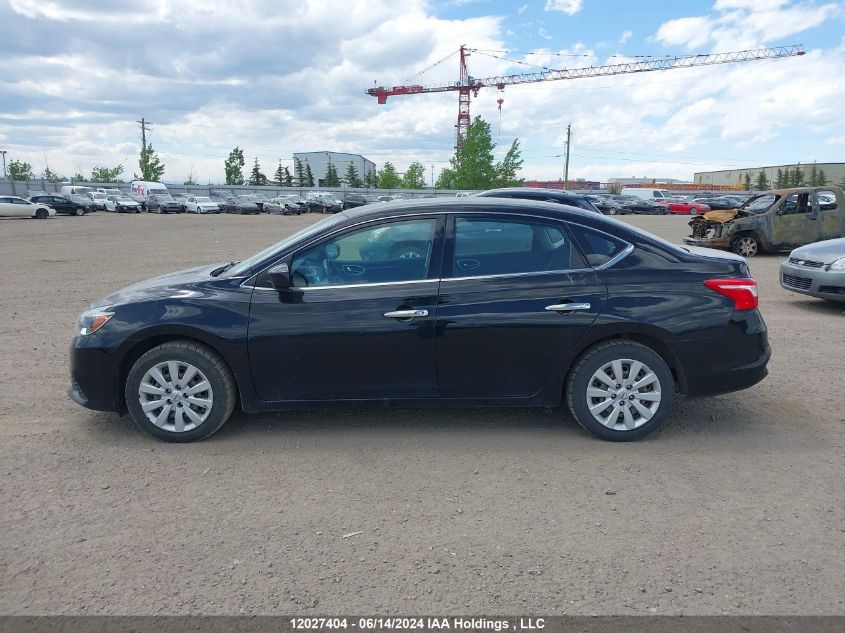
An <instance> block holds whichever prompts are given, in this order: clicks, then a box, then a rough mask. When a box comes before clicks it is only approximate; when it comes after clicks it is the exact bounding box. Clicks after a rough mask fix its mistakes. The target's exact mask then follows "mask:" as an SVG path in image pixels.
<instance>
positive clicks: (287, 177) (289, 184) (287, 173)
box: [284, 166, 293, 187]
mask: <svg viewBox="0 0 845 633" xmlns="http://www.w3.org/2000/svg"><path fill="white" fill-rule="evenodd" d="M284 183H285V184H284V186H285V187H293V178H292V177H291V175H290V169H288V168H287V166H285V178H284Z"/></svg>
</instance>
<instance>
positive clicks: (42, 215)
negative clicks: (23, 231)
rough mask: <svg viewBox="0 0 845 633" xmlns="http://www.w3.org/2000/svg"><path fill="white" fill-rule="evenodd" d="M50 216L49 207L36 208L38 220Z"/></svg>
mask: <svg viewBox="0 0 845 633" xmlns="http://www.w3.org/2000/svg"><path fill="white" fill-rule="evenodd" d="M49 217H50V212H49V211H47V209H36V210H35V219H37V220H46V219H47V218H49Z"/></svg>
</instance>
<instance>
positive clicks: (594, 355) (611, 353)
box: [566, 339, 675, 442]
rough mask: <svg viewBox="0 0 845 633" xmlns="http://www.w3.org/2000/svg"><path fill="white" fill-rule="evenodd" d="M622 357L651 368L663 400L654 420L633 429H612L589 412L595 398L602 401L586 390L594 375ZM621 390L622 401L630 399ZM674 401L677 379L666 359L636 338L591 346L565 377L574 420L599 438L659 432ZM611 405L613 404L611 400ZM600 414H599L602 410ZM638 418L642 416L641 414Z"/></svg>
mask: <svg viewBox="0 0 845 633" xmlns="http://www.w3.org/2000/svg"><path fill="white" fill-rule="evenodd" d="M622 359H626V360H632V361H639V362H641V363H643V365H645V366H646V367H648V368H649V369H650V370H651V372H653V373H654V375H655V376H656V378H657V383H658V384H657V387H659V391H660V401H659V402H658V403H657V404H656V405H655V407H656V409H655V410H654V411H653V413H652V417H651V419H649V420H647V421H646V422H644V423H642V424H641V426H637V427H636V428H633V429H630V430H616V429H613V428H610V427H609V426H606V425H605V424H602V423H601V422H600V421H599V420H597V419H596V418H595V417H593V414H592V413H591V412H590V405H591V404H592V402H593V401H594V400H598V401H599V402H601V400H600V398H591V397H588V395H587V389H588V388H590V387H591V386H592V385H590V381H591V379H592V378H593V376H594V374H595V373H596V372H597V371H598V370H599V369H600V368H602V367H604V366H605V365H607V364H608V363H610V362H612V361H616V360H622ZM626 370H630V365H628V366H627V368H626ZM622 383H624V381H622ZM625 387H627V385H625V384H621V388H622V389H624V388H625ZM654 388H655V386H654V385H653V384H652V385H648V386H644V387H642V388H641V389H643V390H654ZM622 393H623V396H622V399H620V400H619V402H628V398H630V397H631V396H625V393H627V392H622ZM614 397H615V394H614ZM674 401H675V381H674V379H673V378H672V371H671V370H670V369H669V366H668V365H667V364H666V361H665V360H663V357H661V356H660V354H658V353H657V352H655V351H654V350H653V349H651V348H650V347H647V346H646V345H643V344H641V343H636V342H634V341H628V340H623V339H619V340H612V341H606V342H604V343H599V344H597V345H595V346H593V347H591V348H589V349H588V350H587V351H586V352H585V353H584V354H583V355H582V356H581V357H580V358H579V359H578V361H577V362H576V363H575V365H574V366H573V367H572V369H571V370H570V372H569V376H568V377H567V380H566V403H567V405H568V406H569V410H570V411H571V412H572V415H573V416H574V417H575V420H576V421H577V422H578V424H580V425H581V426H582V427H584V429H586V430H587V431H589V432H590V433H592V434H593V435H595V436H596V437H598V438H601V439H603V440H608V441H611V442H630V441H632V440H638V439H640V438H641V437H643V436H645V435H647V434H649V433H652V432H653V431H656V430H657V429H659V428H660V427H661V426H662V425H663V423H664V422H665V421H666V418H667V417H668V416H669V412H670V411H671V410H672V405H673V404H674ZM608 406H609V407H611V406H612V403H611V404H609V405H608ZM624 406H625V407H626V408H627V407H629V406H630V405H627V404H626V405H624ZM605 411H606V410H605ZM623 411H625V409H620V411H619V414H618V415H621V414H622V413H623ZM598 413H599V414H600V413H602V411H599V412H598ZM611 415H612V414H611ZM636 415H638V416H639V415H640V414H639V413H637V414H636ZM608 417H610V415H608ZM638 419H641V417H640V418H638Z"/></svg>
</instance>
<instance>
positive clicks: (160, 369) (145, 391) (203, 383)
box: [138, 360, 214, 433]
mask: <svg viewBox="0 0 845 633" xmlns="http://www.w3.org/2000/svg"><path fill="white" fill-rule="evenodd" d="M138 400H139V402H140V403H141V409H142V410H143V412H144V414H145V415H146V416H147V419H149V421H150V422H152V423H153V424H155V425H156V426H157V427H159V428H161V429H163V430H165V431H172V432H174V433H183V432H185V431H191V430H193V429H195V428H197V427H198V426H199V425H200V424H202V423H203V422H205V421H206V419H207V418H208V416H209V414H211V409H212V407H213V406H214V392H213V391H212V389H211V383H210V382H209V380H208V378H207V377H206V376H205V374H203V373H202V371H200V370H199V369H198V368H197V367H195V366H194V365H191V364H190V363H186V362H184V361H175V360H170V361H164V362H161V363H158V364H156V365H153V366H152V367H150V369H148V370H147V372H146V373H145V374H144V377H143V378H142V379H141V383H140V385H139V386H138Z"/></svg>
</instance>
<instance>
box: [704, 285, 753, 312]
mask: <svg viewBox="0 0 845 633" xmlns="http://www.w3.org/2000/svg"><path fill="white" fill-rule="evenodd" d="M704 285H705V286H707V287H708V288H710V290H715V291H716V292H718V293H719V294H720V295H724V296H726V297H727V298H728V299H731V300H732V301H733V302H734V308H735V309H736V310H753V309H755V308H756V307H757V304H758V299H757V282H756V281H754V280H753V279H751V278H750V277H734V278H730V279H708V280H706V281H705V282H704Z"/></svg>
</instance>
